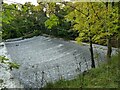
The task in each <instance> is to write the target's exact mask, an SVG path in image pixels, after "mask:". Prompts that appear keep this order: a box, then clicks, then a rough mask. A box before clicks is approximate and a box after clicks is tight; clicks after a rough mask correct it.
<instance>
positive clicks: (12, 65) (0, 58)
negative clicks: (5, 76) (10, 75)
mask: <svg viewBox="0 0 120 90" xmlns="http://www.w3.org/2000/svg"><path fill="white" fill-rule="evenodd" d="M0 63H3V64H5V65H7V66H8V67H9V69H10V70H12V69H13V68H15V69H19V66H20V65H19V64H17V63H14V62H9V59H7V58H6V57H5V56H0Z"/></svg>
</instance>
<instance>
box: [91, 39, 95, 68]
mask: <svg viewBox="0 0 120 90" xmlns="http://www.w3.org/2000/svg"><path fill="white" fill-rule="evenodd" d="M90 53H91V62H92V64H91V67H92V68H95V61H94V54H93V47H92V38H91V37H90Z"/></svg>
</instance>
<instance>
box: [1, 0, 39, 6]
mask: <svg viewBox="0 0 120 90" xmlns="http://www.w3.org/2000/svg"><path fill="white" fill-rule="evenodd" d="M3 2H5V3H8V4H10V3H13V2H16V3H21V4H24V3H25V2H31V3H32V4H34V5H37V0H3Z"/></svg>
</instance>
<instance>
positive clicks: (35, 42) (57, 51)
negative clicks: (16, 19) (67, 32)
mask: <svg viewBox="0 0 120 90" xmlns="http://www.w3.org/2000/svg"><path fill="white" fill-rule="evenodd" d="M5 45H6V48H7V52H8V53H7V54H8V55H10V58H11V60H12V61H14V62H16V63H18V64H20V68H19V69H14V70H13V71H12V72H11V73H12V75H13V76H14V78H16V79H18V80H19V81H20V82H21V84H23V85H24V87H31V88H40V87H43V86H44V85H45V84H46V83H47V82H54V81H56V80H59V79H61V78H63V79H73V78H74V77H75V76H76V75H78V74H80V73H81V72H83V71H85V70H88V69H90V68H91V58H90V51H89V46H88V45H87V44H84V45H78V44H76V43H74V42H71V41H64V40H61V39H56V38H50V37H43V36H38V37H33V38H30V39H24V40H19V41H11V42H5ZM93 47H94V53H95V56H96V55H98V56H97V57H95V63H96V65H97V66H98V65H99V63H100V62H101V61H103V60H104V58H105V54H106V47H103V46H99V45H93ZM101 47H102V48H101Z"/></svg>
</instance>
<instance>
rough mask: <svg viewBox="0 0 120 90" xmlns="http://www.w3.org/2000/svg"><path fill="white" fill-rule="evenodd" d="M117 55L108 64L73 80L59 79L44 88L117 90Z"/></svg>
mask: <svg viewBox="0 0 120 90" xmlns="http://www.w3.org/2000/svg"><path fill="white" fill-rule="evenodd" d="M119 55H120V54H119ZM119 55H115V56H112V58H111V60H110V61H109V62H107V63H104V64H102V65H101V66H100V67H98V68H95V69H91V70H89V71H87V72H86V73H82V74H80V75H79V76H77V77H76V78H75V79H73V80H64V79H61V80H59V81H57V82H55V83H47V85H46V86H45V87H44V88H118V86H119V85H118V84H119V83H120V78H119V74H120V70H119V68H118V64H119V59H120V58H119Z"/></svg>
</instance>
